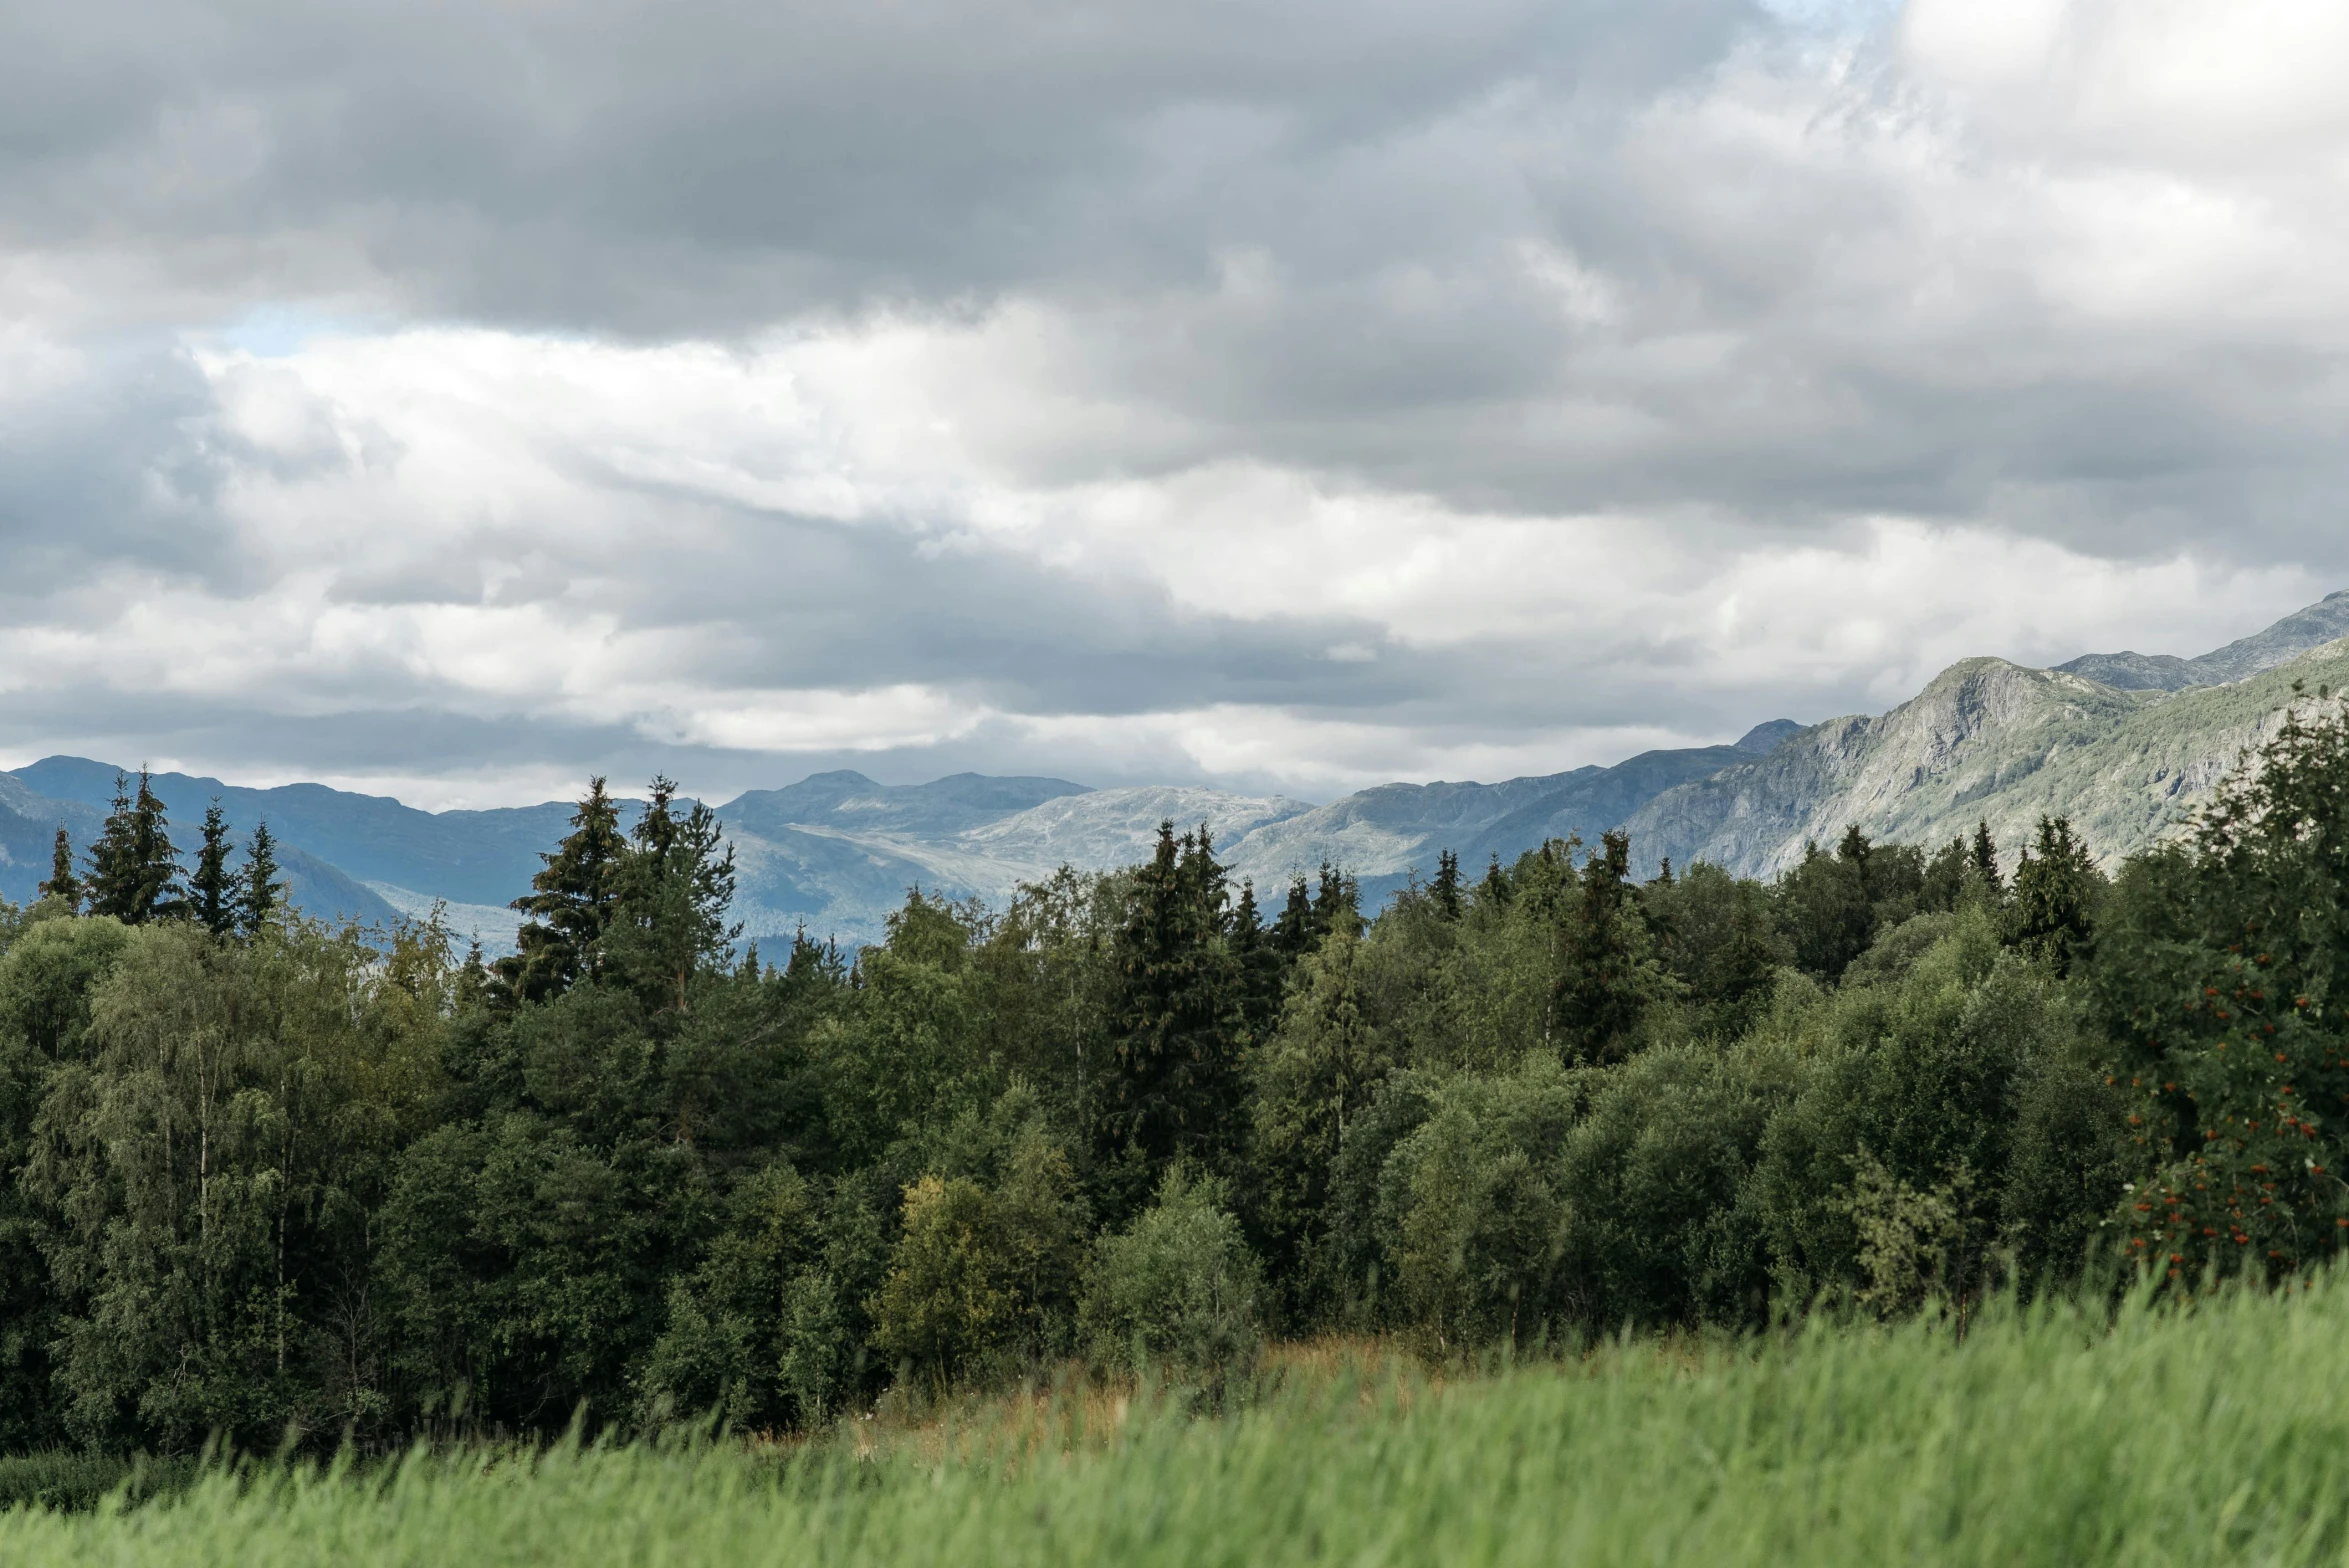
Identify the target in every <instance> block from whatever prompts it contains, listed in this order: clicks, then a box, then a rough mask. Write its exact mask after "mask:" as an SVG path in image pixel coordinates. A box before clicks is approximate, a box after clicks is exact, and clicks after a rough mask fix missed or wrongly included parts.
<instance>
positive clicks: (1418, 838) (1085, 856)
mask: <svg viewBox="0 0 2349 1568" xmlns="http://www.w3.org/2000/svg"><path fill="white" fill-rule="evenodd" d="M1797 728H1798V726H1796V725H1794V724H1792V723H1791V722H1789V721H1785V720H1779V721H1776V722H1774V723H1771V724H1765V725H1761V726H1759V727H1757V728H1756V729H1755V730H1754V731H1753V732H1752V733H1750V734H1749V735H1747V736H1746V737H1745V738H1744V739H1743V740H1741V741H1739V742H1738V743H1737V744H1736V745H1735V746H1704V747H1695V748H1689V749H1684V750H1677V751H1651V752H1645V753H1642V754H1641V755H1639V756H1637V757H1633V758H1631V759H1630V760H1629V761H1627V762H1623V763H1619V764H1617V765H1616V766H1614V767H1611V768H1599V767H1587V768H1577V769H1574V770H1573V771H1571V772H1568V773H1560V774H1553V775H1549V776H1547V777H1541V778H1524V779H1510V780H1506V781H1504V782H1502V783H1498V784H1465V783H1438V784H1387V785H1381V786H1379V787H1378V788H1375V789H1369V790H1364V791H1362V792H1360V793H1359V794H1355V795H1349V796H1347V797H1345V798H1344V799H1342V800H1337V801H1333V802H1331V803H1329V804H1328V805H1326V806H1313V805H1310V804H1308V803H1306V802H1304V801H1297V800H1287V799H1284V798H1282V797H1279V796H1270V797H1260V796H1244V795H1236V794H1233V793H1231V792H1228V791H1218V790H1212V789H1205V788H1200V787H1195V786H1163V787H1143V788H1128V789H1112V790H1092V789H1088V788H1087V787H1086V786H1084V785H1082V784H1075V783H1071V782H1070V781H1068V780H1067V779H1055V778H994V777H988V776H985V775H981V774H976V773H958V774H955V775H954V776H952V777H950V778H942V779H935V780H932V781H931V782H930V783H927V784H902V785H898V784H877V783H875V782H874V781H873V780H871V779H869V778H866V777H865V776H864V775H863V774H861V773H855V772H849V771H845V770H842V771H836V772H830V773H818V774H814V775H812V776H810V777H808V778H805V779H802V780H801V781H800V782H798V783H797V784H793V785H790V786H788V787H787V788H783V789H772V790H751V791H748V792H747V793H745V794H743V795H740V796H738V797H736V798H735V799H733V800H731V801H729V802H727V803H726V804H725V805H723V806H720V807H718V808H717V810H718V815H719V818H720V820H721V822H722V823H723V824H724V827H725V831H726V836H727V839H728V841H729V842H730V843H731V844H732V845H733V846H734V849H735V852H736V856H737V868H738V874H739V897H738V900H737V906H736V912H737V914H738V916H739V917H740V918H741V920H742V921H743V924H744V929H745V934H746V935H748V936H750V937H752V938H767V939H773V938H777V937H787V936H789V935H790V934H791V933H792V932H793V931H794V930H796V929H799V928H800V927H802V926H804V927H805V928H806V929H807V930H809V931H810V932H811V933H812V934H814V935H816V936H818V937H827V936H837V937H839V938H840V939H841V940H843V941H846V942H852V943H856V942H867V941H872V940H876V939H877V938H878V937H879V936H880V935H881V934H882V931H883V921H884V918H885V917H886V915H887V914H888V912H889V911H890V910H892V909H894V908H896V907H897V906H898V905H899V904H901V903H903V902H904V899H905V892H906V889H907V888H908V887H912V886H917V885H918V886H920V887H923V888H925V889H927V890H929V891H931V892H933V893H937V894H941V895H944V896H946V897H953V898H959V897H967V896H977V897H981V898H985V899H988V900H990V901H993V902H997V903H1000V902H1001V901H1002V900H1003V899H1005V898H1006V897H1008V896H1009V895H1010V894H1011V893H1012V891H1013V890H1014V889H1015V888H1016V886H1017V885H1018V884H1019V883H1021V882H1025V881H1036V880H1041V879H1043V878H1045V877H1048V876H1050V875H1051V874H1052V872H1053V871H1054V870H1055V869H1056V868H1057V867H1058V866H1059V865H1060V864H1061V863H1062V862H1063V861H1067V862H1070V863H1072V864H1076V865H1077V866H1078V867H1079V869H1081V870H1101V869H1107V868H1109V867H1111V866H1114V865H1119V864H1123V863H1126V862H1128V861H1131V860H1134V859H1137V858H1139V857H1141V856H1142V855H1144V854H1146V853H1147V850H1148V845H1149V842H1150V839H1151V837H1152V836H1153V835H1154V833H1155V832H1156V829H1157V825H1158V822H1159V821H1160V820H1161V818H1163V817H1180V818H1182V819H1183V820H1184V821H1185V822H1186V824H1187V823H1190V822H1193V821H1201V820H1203V821H1207V822H1210V823H1211V824H1213V825H1215V826H1217V827H1218V828H1219V829H1220V830H1221V832H1220V834H1219V838H1218V842H1219V845H1220V846H1221V849H1222V852H1223V853H1224V854H1225V856H1226V857H1227V858H1229V859H1230V861H1231V863H1232V864H1233V866H1234V867H1235V869H1236V870H1237V871H1238V872H1240V873H1241V874H1245V875H1251V876H1254V877H1255V878H1256V880H1257V882H1258V884H1259V886H1260V887H1263V888H1269V887H1271V886H1272V885H1273V884H1275V883H1278V882H1284V881H1285V880H1286V879H1287V878H1288V877H1289V876H1290V875H1292V874H1296V873H1299V872H1310V871H1312V870H1313V869H1314V868H1316V867H1317V866H1318V865H1319V863H1320V862H1321V861H1323V860H1327V861H1329V862H1331V863H1332V864H1335V865H1339V866H1342V867H1345V868H1347V869H1348V870H1351V871H1353V872H1355V873H1356V874H1357V875H1358V876H1359V877H1360V878H1361V880H1362V884H1363V888H1364V891H1365V892H1366V893H1367V894H1369V895H1370V896H1371V897H1372V898H1373V899H1378V898H1383V897H1384V896H1385V894H1386V893H1387V892H1388V891H1390V890H1391V889H1392V888H1394V887H1396V886H1399V885H1401V884H1402V883H1403V882H1404V881H1405V880H1407V879H1408V877H1409V876H1410V875H1411V874H1413V873H1414V872H1416V873H1418V874H1421V875H1425V874H1429V873H1432V872H1433V870H1434V867H1435V860H1436V856H1437V854H1438V853H1439V852H1440V851H1441V850H1444V849H1451V850H1454V851H1455V852H1456V853H1458V854H1459V855H1460V858H1461V861H1462V863H1463V864H1464V865H1468V866H1475V865H1477V864H1480V863H1481V862H1482V860H1483V859H1484V857H1486V856H1488V855H1496V854H1497V855H1499V856H1500V857H1501V858H1502V859H1504V860H1509V859H1514V858H1515V857H1516V855H1517V854H1518V853H1520V852H1521V851H1523V850H1526V849H1530V848H1532V847H1534V846H1535V845H1538V844H1540V843H1541V842H1542V841H1543V840H1544V839H1547V838H1563V837H1568V836H1572V835H1575V834H1580V835H1581V836H1582V837H1583V838H1584V839H1585V840H1586V841H1595V840H1596V838H1597V836H1598V835H1599V833H1601V832H1602V831H1604V830H1605V829H1607V828H1610V827H1612V826H1614V825H1615V824H1616V823H1617V822H1620V821H1621V820H1622V819H1623V818H1625V817H1626V816H1629V815H1630V814H1631V813H1632V812H1633V811H1635V810H1637V809H1638V808H1639V807H1640V806H1641V805H1643V804H1645V803H1646V802H1647V801H1648V800H1650V799H1652V798H1654V797H1655V796H1656V795H1658V794H1660V793H1662V792H1663V791H1665V790H1668V789H1670V788H1672V787H1674V786H1675V785H1678V784H1682V783H1686V782H1688V781H1689V780H1692V779H1700V778H1705V777H1709V776H1711V775H1712V774H1714V773H1717V772H1719V771H1720V770H1721V769H1723V768H1725V767H1728V766H1730V765H1731V764H1733V763H1736V762H1741V761H1746V760H1749V759H1750V758H1752V757H1753V756H1754V755H1756V754H1760V753H1766V752H1768V751H1769V750H1770V749H1771V748H1772V747H1774V746H1775V745H1776V744H1777V743H1778V742H1779V741H1781V740H1783V739H1784V738H1785V737H1786V736H1787V735H1788V734H1791V733H1793V732H1794V731H1795V730H1796V729H1797ZM116 777H117V769H116V768H115V766H114V765H113V764H112V763H106V762H95V761H92V760H90V759H89V758H86V757H63V756H59V757H46V758H43V759H42V760H41V761H39V762H36V763H33V764H32V765H31V766H29V767H24V768H19V769H17V770H16V771H15V772H14V773H0V896H5V897H8V898H12V899H16V900H19V901H22V900H25V899H29V898H30V897H32V896H33V889H34V886H35V884H37V883H38V882H39V881H40V880H41V879H42V878H43V877H45V876H47V875H48V870H49V857H50V846H51V838H52V835H53V834H54V833H55V831H56V829H57V827H58V826H59V825H60V824H63V825H64V826H65V827H66V828H67V829H68V831H69V832H70V833H71V834H72V837H73V841H74V843H75V845H76V846H77V847H78V848H82V849H85V850H86V848H87V846H88V845H89V843H90V841H91V840H92V839H93V838H94V837H95V836H96V834H97V830H98V826H99V823H100V822H101V821H102V819H103V818H104V815H105V813H106V810H107V809H108V806H109V805H110V803H111V802H112V800H113V798H114V791H115V780H116ZM152 782H153V786H154V789H155V792H156V794H157V795H158V796H160V797H161V798H162V800H163V802H164V804H165V806H166V808H167V809H168V811H169V815H170V821H171V825H172V833H173V837H174V839H175V841H176V842H178V844H179V845H180V847H181V848H182V850H183V851H185V850H189V849H192V847H193V846H194V844H195V842H196V837H197V831H198V826H199V824H200V823H201V822H202V820H203V815H204V809H205V807H206V806H208V805H209V804H210V803H211V802H212V801H214V800H218V801H219V802H220V805H221V809H222V811H223V813H224V814H225V815H226V817H227V818H228V821H229V824H230V826H231V828H232V829H233V830H234V832H235V833H236V835H237V837H238V838H239V840H240V841H242V840H243V839H244V838H246V837H247V836H249V835H250V833H251V832H252V829H253V827H254V825H255V824H257V823H259V822H261V821H263V820H267V822H268V823H269V826H270V830H271V832H273V833H274V834H275V835H276V836H277V838H278V841H279V842H280V843H281V844H282V845H283V846H284V853H283V859H284V863H285V865H286V869H287V874H288V880H289V882H290V883H291V885H292V889H293V895H292V896H293V898H294V901H295V902H296V903H297V904H298V905H300V906H301V907H302V908H303V909H305V910H306V911H308V912H309V913H311V914H313V915H317V916H321V917H324V918H329V919H353V920H358V921H360V922H362V923H365V924H370V925H386V924H388V923H390V922H391V921H392V920H394V919H396V918H399V917H400V915H401V914H402V913H405V914H407V915H410V916H413V915H415V914H418V913H420V912H422V911H423V910H425V909H428V908H430V907H431V905H432V903H433V901H435V900H441V901H445V902H446V903H447V904H448V905H450V906H452V907H451V910H450V920H451V924H452V926H454V927H455V928H456V929H457V930H459V931H460V932H473V933H477V934H479V935H480V936H481V938H482V940H483V941H484V944H485V946H488V947H490V948H492V949H495V948H498V947H500V946H502V945H504V944H505V943H508V942H510V941H511V937H512V929H513V923H514V917H513V916H512V914H511V913H510V912H508V911H507V910H506V907H505V906H506V905H507V904H508V903H509V902H510V901H511V900H513V899H515V898H517V897H520V896H521V895H523V894H525V893H527V892H528V891H529V889H530V879H531V878H532V876H534V875H535V874H536V873H537V872H538V870H539V868H540V867H541V865H542V864H543V863H544V862H543V860H542V858H541V857H542V856H543V855H544V854H545V853H546V851H548V850H549V849H551V848H552V847H553V846H554V845H555V843H556V842H557V841H558V840H560V839H561V838H562V836H563V835H564V833H565V832H567V831H568V830H569V826H570V820H571V815H572V812H573V810H574V807H573V806H572V805H571V804H570V803H568V802H563V801H548V802H545V803H543V804H540V805H535V806H517V807H509V808H503V809H498V810H490V811H438V812H434V811H419V810H417V809H416V808H414V807H412V806H405V805H402V804H401V803H400V802H398V801H396V800H391V799H388V798H385V797H383V796H378V795H361V794H356V793H353V792H350V791H347V790H336V789H329V788H327V787H326V786H324V785H322V784H285V785H280V786H277V787H275V788H271V789H254V788H248V787H246V786H242V785H235V784H228V783H224V782H223V781H221V780H219V779H215V778H205V777H197V776H192V775H188V774H182V773H159V774H156V775H154V777H153V781H152ZM633 810H634V804H633V803H631V804H630V806H629V808H628V809H627V812H626V813H625V815H632V814H633Z"/></svg>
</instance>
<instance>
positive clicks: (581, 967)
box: [497, 775, 628, 1002]
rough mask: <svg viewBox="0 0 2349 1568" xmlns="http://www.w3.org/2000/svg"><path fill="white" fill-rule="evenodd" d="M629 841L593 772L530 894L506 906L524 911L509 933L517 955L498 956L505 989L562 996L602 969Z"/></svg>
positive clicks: (530, 996)
mask: <svg viewBox="0 0 2349 1568" xmlns="http://www.w3.org/2000/svg"><path fill="white" fill-rule="evenodd" d="M627 852H628V840H627V839H626V838H625V837H624V836H623V835H622V834H621V832H620V808H619V805H618V803H617V802H615V801H614V800H613V799H612V797H611V795H610V793H609V792H607V791H606V790H605V788H604V780H603V778H602V777H601V776H600V775H599V776H597V777H596V778H593V779H590V780H589V781H588V785H587V794H586V795H585V796H583V797H582V798H581V799H580V802H579V809H578V810H577V811H575V812H573V813H572V816H571V832H570V835H569V836H568V837H566V838H565V839H564V840H563V841H562V843H560V844H558V845H556V846H555V852H554V853H553V854H551V855H541V856H540V857H539V858H540V859H541V860H543V861H545V862H546V865H545V868H544V869H543V870H541V871H540V872H539V873H538V875H536V876H534V877H532V878H531V879H530V886H531V888H532V891H531V892H530V894H529V895H528V896H526V897H523V898H517V899H515V900H514V902H513V904H512V906H511V907H512V908H514V909H518V910H520V911H521V912H522V913H524V914H526V915H528V916H530V918H529V919H528V920H526V921H524V922H523V924H522V929H521V930H519V931H517V932H515V933H514V945H515V947H516V949H517V951H516V952H514V953H512V954H510V955H508V956H507V957H504V958H501V959H499V960H498V961H497V972H498V976H499V978H500V979H502V980H504V981H505V983H506V986H507V989H508V990H509V991H510V992H511V993H512V994H513V995H514V996H516V997H519V998H520V999H522V1000H523V1001H532V1002H535V1001H543V1000H545V999H546V998H548V997H551V996H556V995H560V994H561V993H562V992H564V991H566V990H568V989H570V987H571V986H572V985H573V984H574V983H576V982H577V981H580V980H583V979H586V980H592V979H594V978H596V977H597V976H598V975H600V974H601V973H602V972H603V963H604V951H603V944H604V933H605V932H606V931H607V930H608V929H609V928H610V926H611V923H612V914H613V908H614V906H615V905H616V904H617V902H618V900H619V885H618V884H619V870H620V862H621V859H622V857H624V856H625V855H626V854H627Z"/></svg>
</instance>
